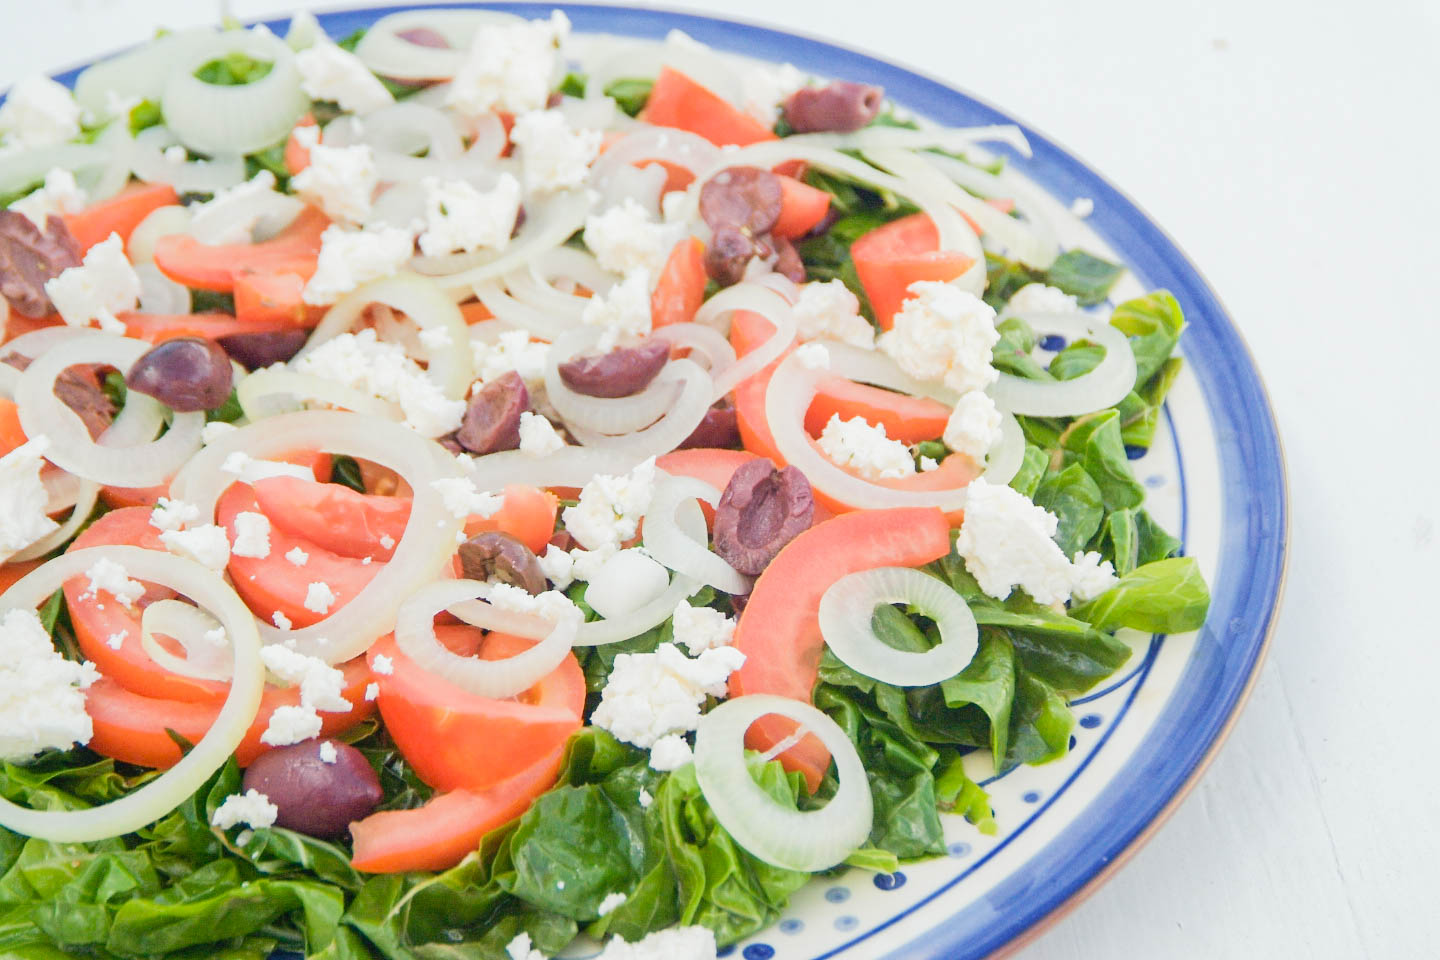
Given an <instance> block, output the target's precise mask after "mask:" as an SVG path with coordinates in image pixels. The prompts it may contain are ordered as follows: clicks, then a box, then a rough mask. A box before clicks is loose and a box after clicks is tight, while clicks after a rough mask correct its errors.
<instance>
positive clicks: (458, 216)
mask: <svg viewBox="0 0 1440 960" xmlns="http://www.w3.org/2000/svg"><path fill="white" fill-rule="evenodd" d="M420 185H421V187H423V188H424V190H425V223H426V228H425V232H424V233H422V234H420V252H421V253H423V254H425V255H426V256H440V255H442V254H446V253H453V252H455V251H457V250H458V251H461V252H464V253H471V252H473V251H475V250H479V249H481V248H482V247H484V248H488V249H492V250H499V249H502V248H503V247H505V246H506V245H507V244H508V243H509V242H510V235H511V234H512V233H514V232H515V220H516V218H517V217H518V216H519V215H520V181H519V180H516V179H515V177H514V176H513V175H512V174H509V173H502V174H500V177H499V179H498V180H496V182H495V186H494V187H493V188H491V189H490V190H487V191H485V192H484V193H482V192H480V191H479V190H477V189H476V188H475V187H474V186H472V185H471V184H470V183H469V182H468V181H465V180H445V181H441V180H439V179H437V178H435V177H426V178H425V179H424V180H421V181H420Z"/></svg>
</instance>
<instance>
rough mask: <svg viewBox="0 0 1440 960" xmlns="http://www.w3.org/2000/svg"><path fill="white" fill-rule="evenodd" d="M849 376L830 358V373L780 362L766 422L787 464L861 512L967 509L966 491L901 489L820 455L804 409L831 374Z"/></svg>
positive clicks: (769, 392) (795, 361)
mask: <svg viewBox="0 0 1440 960" xmlns="http://www.w3.org/2000/svg"><path fill="white" fill-rule="evenodd" d="M837 375H838V376H842V377H848V376H849V373H848V371H847V370H846V369H845V368H844V365H843V363H842V362H838V360H837V357H836V355H834V354H832V357H831V366H830V369H820V370H813V369H811V368H809V367H806V366H805V365H803V364H802V363H801V362H800V361H799V359H798V358H797V356H796V355H795V354H793V353H792V354H791V355H790V356H788V357H786V358H785V359H784V360H782V361H781V362H780V366H779V367H777V368H776V370H775V375H774V376H773V377H771V378H770V385H769V387H768V388H766V391H765V419H766V421H767V422H768V423H769V425H770V431H771V433H772V434H773V435H774V437H775V448H776V450H778V451H779V453H780V456H781V457H782V458H784V460H785V462H786V463H788V464H790V465H791V466H793V467H796V468H798V469H799V470H800V472H801V473H803V474H805V479H807V480H809V481H810V485H811V486H812V487H814V488H815V489H816V490H818V491H820V492H821V493H823V494H825V495H827V496H829V497H833V498H834V499H836V500H838V501H840V502H841V503H844V504H848V505H849V506H851V507H855V508H857V509H862V510H880V509H884V508H886V507H939V508H940V509H942V510H944V511H946V512H947V513H949V512H951V511H954V510H959V509H961V508H963V507H964V506H965V488H964V487H955V488H952V489H949V490H898V489H894V488H891V487H884V486H881V485H879V484H876V483H871V482H870V481H869V480H865V479H862V478H860V477H857V476H855V475H853V474H850V473H846V472H845V471H844V470H842V469H840V468H839V467H838V466H836V465H835V464H834V463H832V462H831V461H830V460H829V459H828V458H827V457H826V456H825V455H824V454H823V453H821V452H820V451H819V450H818V449H817V448H816V447H815V446H814V445H813V443H812V441H811V440H810V435H809V434H807V433H806V432H805V411H806V410H809V409H810V403H811V401H812V400H814V399H815V391H816V388H817V387H818V386H819V384H820V383H821V382H822V381H823V380H825V378H827V377H831V376H837Z"/></svg>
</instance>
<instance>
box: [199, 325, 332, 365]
mask: <svg viewBox="0 0 1440 960" xmlns="http://www.w3.org/2000/svg"><path fill="white" fill-rule="evenodd" d="M308 339H310V331H309V330H303V329H296V330H267V331H265V332H264V333H232V334H231V335H230V336H228V337H221V338H220V339H219V340H216V341H215V342H216V343H218V344H220V347H221V349H222V350H224V351H225V352H226V353H228V354H230V359H231V360H234V361H235V362H236V363H238V364H240V366H242V367H244V368H245V369H246V370H259V369H260V368H261V367H268V366H270V365H271V364H272V363H284V362H285V361H287V360H289V359H290V358H292V357H294V356H295V354H297V353H299V352H300V348H301V347H303V346H305V341H306V340H308Z"/></svg>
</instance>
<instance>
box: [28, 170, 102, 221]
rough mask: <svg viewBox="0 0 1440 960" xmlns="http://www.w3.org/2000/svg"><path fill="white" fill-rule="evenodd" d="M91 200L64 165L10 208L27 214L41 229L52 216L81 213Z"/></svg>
mask: <svg viewBox="0 0 1440 960" xmlns="http://www.w3.org/2000/svg"><path fill="white" fill-rule="evenodd" d="M88 202H89V200H88V199H87V198H86V196H85V191H84V190H82V189H80V186H79V185H78V184H77V183H76V182H75V175H74V174H73V173H71V172H70V171H69V170H66V169H65V168H64V167H56V168H55V169H53V170H51V171H50V172H49V173H47V174H45V185H44V186H43V187H41V188H40V189H38V190H35V191H33V192H31V194H30V195H29V196H27V197H21V198H20V199H19V200H16V201H15V202H14V203H12V204H10V209H11V210H15V211H18V212H19V213H23V214H25V217H26V218H27V219H28V220H29V221H30V222H31V223H33V224H35V226H36V227H38V228H39V229H40V230H42V231H43V230H44V229H45V222H46V221H47V220H49V219H50V218H51V217H52V216H53V217H58V216H60V215H62V214H66V213H79V212H80V211H81V210H84V209H85V205H86V204H87V203H88Z"/></svg>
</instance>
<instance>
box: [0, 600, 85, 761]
mask: <svg viewBox="0 0 1440 960" xmlns="http://www.w3.org/2000/svg"><path fill="white" fill-rule="evenodd" d="M99 677H100V675H99V674H98V673H96V672H95V666H94V664H90V663H76V662H75V661H73V660H67V659H65V658H64V657H63V656H61V655H60V651H58V650H56V649H55V645H54V643H52V642H51V639H50V634H49V633H48V632H46V630H45V625H44V624H42V623H41V622H40V618H39V617H38V616H36V615H35V612H34V611H33V610H18V609H17V610H10V611H7V612H6V613H5V616H4V619H3V620H0V760H9V761H14V762H23V761H25V760H29V759H30V758H31V757H33V756H34V755H35V754H37V753H39V752H40V751H42V750H46V749H48V748H51V747H53V748H56V749H59V750H67V749H69V748H70V747H72V746H74V745H75V744H77V743H79V744H85V743H89V742H90V737H91V736H92V734H93V726H92V724H91V722H90V715H89V714H88V713H86V712H85V692H84V691H85V689H86V688H87V687H89V686H90V685H91V684H92V683H94V682H95V681H96V680H98V679H99Z"/></svg>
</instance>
